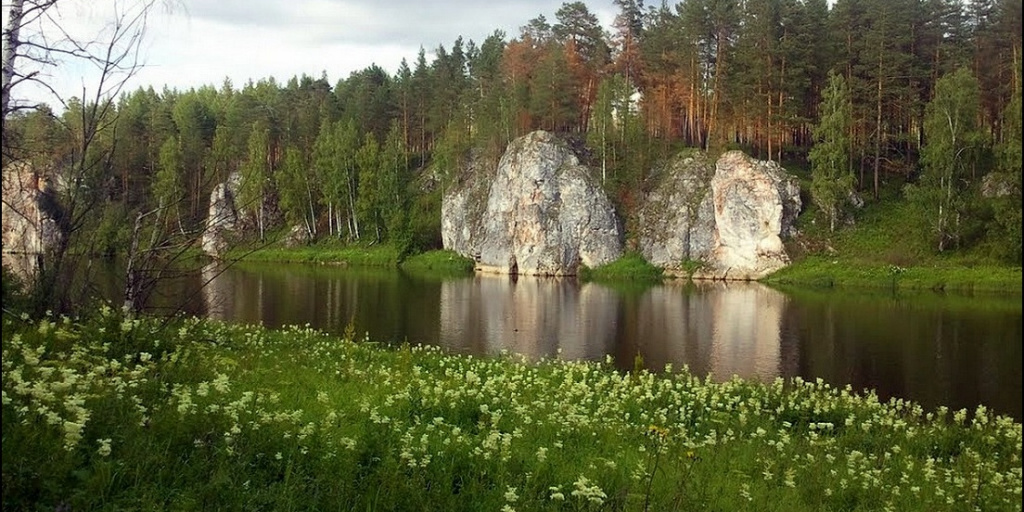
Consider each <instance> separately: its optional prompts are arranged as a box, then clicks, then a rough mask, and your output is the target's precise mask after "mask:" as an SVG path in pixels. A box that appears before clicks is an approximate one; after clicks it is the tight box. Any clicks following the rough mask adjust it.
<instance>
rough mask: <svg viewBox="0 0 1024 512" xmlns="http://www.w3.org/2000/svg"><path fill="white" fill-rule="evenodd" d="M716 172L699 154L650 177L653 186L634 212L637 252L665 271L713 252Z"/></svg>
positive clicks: (683, 156)
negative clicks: (637, 242) (712, 183)
mask: <svg viewBox="0 0 1024 512" xmlns="http://www.w3.org/2000/svg"><path fill="white" fill-rule="evenodd" d="M714 174H715V167H714V165H712V164H711V163H709V162H708V159H707V156H706V155H705V154H704V153H703V152H701V151H698V150H691V151H685V152H682V153H680V154H679V155H677V156H676V157H675V158H673V159H672V160H671V161H669V162H668V164H667V165H665V166H663V167H662V168H660V169H658V170H657V171H656V172H655V173H654V179H655V180H658V183H659V184H658V186H657V187H656V188H655V189H654V190H652V191H651V192H650V193H649V194H648V195H647V197H646V198H645V199H644V204H643V206H642V207H641V208H640V210H639V212H638V216H637V217H638V222H637V226H638V240H639V245H640V250H641V252H642V253H643V255H644V258H646V259H647V261H649V262H650V263H652V264H654V265H657V266H659V267H662V268H665V269H667V270H669V271H673V270H679V269H680V268H681V266H682V264H683V263H684V262H687V261H701V260H706V259H707V258H708V256H709V255H710V254H711V252H712V251H713V250H714V248H715V205H714V201H713V195H712V194H711V178H712V176H714Z"/></svg>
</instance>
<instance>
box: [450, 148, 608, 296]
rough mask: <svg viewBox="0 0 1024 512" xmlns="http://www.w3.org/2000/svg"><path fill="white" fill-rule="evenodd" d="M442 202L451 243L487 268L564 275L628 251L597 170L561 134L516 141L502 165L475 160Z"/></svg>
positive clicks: (483, 268)
mask: <svg viewBox="0 0 1024 512" xmlns="http://www.w3.org/2000/svg"><path fill="white" fill-rule="evenodd" d="M475 166H476V167H477V168H471V169H469V170H468V172H467V173H466V174H467V175H468V176H469V177H468V178H467V179H466V180H465V181H463V183H461V184H460V185H457V186H455V187H453V188H452V189H451V190H449V192H448V193H447V194H445V197H444V200H443V202H442V206H441V237H442V240H443V242H444V246H445V248H446V249H451V250H454V251H456V252H458V253H460V254H463V255H465V256H469V257H472V258H474V259H476V261H477V266H478V268H479V269H480V270H482V271H490V272H497V273H508V274H524V275H542V276H544V275H547V276H561V275H574V274H576V272H577V270H578V268H579V265H580V264H583V265H587V266H597V265H602V264H605V263H609V262H611V261H614V260H615V259H617V258H618V257H619V256H621V254H622V230H621V227H620V223H619V222H618V219H617V217H616V216H615V211H614V209H613V208H612V205H611V202H610V201H609V200H608V198H607V197H606V196H605V194H604V192H603V191H601V189H600V187H599V186H598V185H597V184H596V183H594V181H593V180H592V178H591V176H590V170H589V169H588V168H587V167H586V166H584V165H582V164H580V162H579V159H578V158H577V157H576V156H575V155H574V154H573V152H572V150H571V149H570V148H569V147H568V146H567V145H566V144H565V143H564V142H563V141H561V140H559V139H558V138H557V137H555V136H554V135H552V134H550V133H548V132H544V131H537V132H533V133H530V134H528V135H525V136H523V137H520V138H518V139H516V140H514V141H512V143H510V144H509V146H508V149H507V150H506V152H505V154H504V155H503V156H502V157H501V160H500V161H499V162H498V167H497V169H496V171H490V172H488V171H489V170H488V169H486V168H484V166H483V164H479V163H477V164H475Z"/></svg>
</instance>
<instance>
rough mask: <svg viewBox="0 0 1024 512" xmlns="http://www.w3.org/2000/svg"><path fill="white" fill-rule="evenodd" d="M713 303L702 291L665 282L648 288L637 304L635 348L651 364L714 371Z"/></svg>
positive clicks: (654, 366) (652, 365)
mask: <svg viewBox="0 0 1024 512" xmlns="http://www.w3.org/2000/svg"><path fill="white" fill-rule="evenodd" d="M710 310H711V304H710V303H709V302H708V301H707V300H706V297H704V296H703V294H702V293H701V292H699V291H695V290H692V289H687V288H685V287H683V286H676V285H665V286H658V287H654V288H651V289H649V290H648V291H647V292H646V293H644V295H643V297H641V298H640V302H639V304H638V305H637V321H636V339H637V347H636V350H637V351H639V352H640V354H641V355H643V358H644V362H645V364H646V365H647V367H648V368H651V369H654V370H660V369H662V368H664V367H665V365H666V364H668V363H673V364H674V365H676V366H677V367H678V366H680V365H681V364H684V363H685V364H686V365H687V366H688V367H689V368H690V371H691V372H693V373H694V374H696V375H702V376H703V375H705V374H707V373H708V372H709V371H711V367H710V362H709V359H710V353H711V340H712V335H713V332H714V325H713V322H712V321H711V318H712V316H713V315H712V314H711V311H710Z"/></svg>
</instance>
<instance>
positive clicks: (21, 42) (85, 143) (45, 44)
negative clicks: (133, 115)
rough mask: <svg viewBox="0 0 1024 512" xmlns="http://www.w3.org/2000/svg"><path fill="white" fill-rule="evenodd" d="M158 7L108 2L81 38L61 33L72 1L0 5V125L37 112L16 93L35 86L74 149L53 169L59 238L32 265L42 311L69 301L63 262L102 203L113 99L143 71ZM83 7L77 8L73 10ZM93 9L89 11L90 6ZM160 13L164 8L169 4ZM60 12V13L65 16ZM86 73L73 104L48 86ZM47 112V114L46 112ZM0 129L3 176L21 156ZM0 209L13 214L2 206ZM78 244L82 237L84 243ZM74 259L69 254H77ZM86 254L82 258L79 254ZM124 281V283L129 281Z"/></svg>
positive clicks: (20, 0)
mask: <svg viewBox="0 0 1024 512" xmlns="http://www.w3.org/2000/svg"><path fill="white" fill-rule="evenodd" d="M157 3H158V0H110V3H109V4H102V6H106V7H111V8H112V13H113V14H112V17H111V18H110V19H109V20H108V22H107V23H106V24H105V25H104V26H103V27H102V28H101V29H99V30H98V31H97V32H96V33H95V34H93V35H92V36H90V37H88V38H82V37H80V36H77V35H75V34H72V33H71V31H69V30H68V29H67V27H66V26H65V24H64V20H66V19H67V18H66V17H65V16H66V13H62V12H61V8H63V7H64V6H68V5H71V4H72V1H71V0H9V1H7V0H5V1H4V2H3V8H4V10H5V11H6V12H7V13H8V14H9V17H8V19H7V20H6V22H7V23H6V24H5V26H4V31H3V44H4V48H3V68H2V75H3V95H2V109H3V112H2V113H3V118H4V120H5V121H6V119H7V118H8V116H10V115H11V114H14V113H16V112H18V111H23V110H29V109H38V108H39V107H40V104H39V103H38V102H32V101H27V100H24V99H21V98H19V96H18V95H17V94H16V91H18V90H21V88H23V87H28V86H30V85H32V84H34V85H35V88H36V89H37V90H42V91H45V92H46V93H48V94H47V96H48V98H49V99H51V100H52V101H53V102H54V103H55V104H59V105H60V106H61V107H63V109H64V110H65V111H66V112H67V114H66V115H64V116H62V117H55V119H56V120H57V121H58V122H59V124H60V125H61V127H62V129H63V130H65V131H66V132H67V133H68V134H69V135H70V136H69V139H71V140H73V141H74V147H73V148H72V150H71V152H70V155H68V156H67V157H66V158H65V161H64V162H61V164H60V166H59V167H57V168H56V174H57V175H56V176H55V177H54V178H55V181H56V182H57V183H58V186H57V191H58V196H59V204H60V208H59V225H60V226H61V228H62V231H63V235H64V236H61V237H58V241H57V243H56V244H54V246H52V247H47V248H46V251H45V252H44V254H43V255H42V257H41V258H39V261H40V268H38V269H36V272H35V275H34V276H33V280H34V281H35V282H34V283H33V284H34V286H33V288H34V290H35V293H36V295H37V296H38V297H41V298H42V300H41V301H39V302H40V306H41V307H49V308H56V309H58V310H59V309H66V308H67V306H68V305H69V304H68V302H69V301H70V295H69V294H70V279H71V276H72V275H73V274H74V272H72V271H70V270H71V269H69V268H68V267H74V266H75V265H74V264H75V263H76V262H73V261H71V258H69V248H70V247H71V246H72V243H73V241H74V239H75V237H80V236H81V235H82V230H83V226H85V224H86V220H87V219H88V218H89V215H90V214H93V213H94V212H95V207H96V206H97V203H98V202H99V201H100V200H101V199H102V189H103V187H102V180H103V179H104V173H105V171H106V170H107V169H109V168H110V159H111V156H112V154H113V148H114V145H115V144H116V141H117V137H116V123H117V114H118V113H117V109H116V106H115V103H114V102H115V100H116V98H117V97H118V96H119V95H120V94H121V92H122V90H123V89H124V87H125V86H126V84H127V83H128V82H129V80H130V79H131V78H132V77H134V76H135V75H136V74H137V73H138V72H139V71H140V70H141V69H142V66H143V62H142V60H141V56H140V49H141V44H142V42H143V38H144V36H145V33H146V28H147V22H148V18H149V15H150V14H151V12H152V10H153V9H154V7H155V6H156V5H157ZM84 5H85V4H82V3H79V4H78V6H79V8H82V7H83V6H84ZM97 5H100V4H93V6H94V7H95V6H97ZM161 5H164V6H166V7H168V8H169V7H170V4H169V3H166V2H163V3H161ZM65 10H66V9H65ZM65 65H76V66H80V67H85V68H87V69H89V68H91V69H92V71H93V72H94V74H93V77H94V78H93V80H94V82H93V83H92V84H91V85H89V86H87V85H85V79H84V78H83V85H82V88H81V95H80V96H72V97H67V96H65V95H63V94H62V93H61V92H59V91H58V90H57V87H55V86H54V84H53V83H51V80H52V78H51V77H52V75H51V73H52V72H54V71H55V70H58V69H59V68H60V67H61V66H65ZM46 111H49V110H48V109H47V110H46ZM104 133H105V134H108V136H109V137H110V139H109V140H111V141H112V142H111V144H109V145H107V146H106V147H100V145H99V144H97V138H98V136H100V134H104ZM10 135H11V134H10V133H8V130H7V123H6V122H5V123H4V125H3V157H4V172H8V169H9V168H10V167H11V164H12V163H14V162H17V161H18V160H22V159H24V158H25V157H26V156H27V155H26V154H25V152H24V151H23V150H21V148H19V147H17V144H15V143H14V141H13V140H12V137H11V136H10ZM4 206H5V209H9V208H10V207H13V205H11V204H9V203H8V202H7V201H6V199H5V204H4ZM83 238H85V237H83ZM77 252H78V251H76V253H77ZM85 252H87V251H85ZM128 280H129V281H131V279H128Z"/></svg>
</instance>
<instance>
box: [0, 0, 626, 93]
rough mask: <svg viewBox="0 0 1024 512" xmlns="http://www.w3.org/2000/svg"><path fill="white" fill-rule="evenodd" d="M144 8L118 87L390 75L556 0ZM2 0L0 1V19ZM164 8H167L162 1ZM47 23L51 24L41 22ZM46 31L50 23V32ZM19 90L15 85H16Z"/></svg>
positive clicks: (55, 77)
mask: <svg viewBox="0 0 1024 512" xmlns="http://www.w3.org/2000/svg"><path fill="white" fill-rule="evenodd" d="M161 1H162V2H163V3H160V4H158V6H157V7H155V8H154V9H151V10H150V16H149V17H148V19H147V30H146V34H145V39H144V41H143V43H142V45H141V47H140V48H141V55H140V56H141V58H142V61H143V62H144V64H145V67H144V68H143V69H142V70H141V71H140V72H139V73H138V74H137V75H136V76H134V77H133V78H132V79H131V81H129V82H128V85H127V90H129V91H131V90H135V89H137V88H139V87H148V86H150V85H152V86H153V87H154V88H155V89H156V90H157V91H160V90H162V89H163V87H164V85H167V86H169V87H171V88H172V89H178V90H187V89H189V88H193V87H196V88H198V87H201V86H203V85H213V86H215V87H218V88H219V87H220V86H221V85H222V84H223V82H224V79H225V78H228V79H230V80H231V82H232V84H233V85H234V86H235V88H240V87H242V86H244V85H245V83H246V82H248V81H249V80H250V79H251V80H253V81H254V82H255V81H258V80H260V79H264V78H269V77H274V78H275V79H276V80H277V81H278V82H280V83H285V82H287V80H288V79H290V78H291V77H293V76H301V75H303V74H306V75H310V76H313V77H320V76H321V74H322V73H326V75H327V78H328V80H329V81H330V83H331V84H332V85H333V84H334V83H336V82H337V81H338V80H339V79H342V78H347V77H348V76H349V74H350V73H351V72H353V71H358V70H361V69H364V68H366V67H368V66H370V65H371V64H377V65H378V66H380V67H382V68H383V69H384V70H385V71H387V72H388V73H391V74H394V73H395V72H396V71H397V70H398V66H399V64H400V62H401V61H402V59H403V58H405V59H406V60H407V61H408V62H409V65H410V67H412V66H413V65H414V63H415V61H416V56H417V54H418V52H419V49H420V47H423V48H424V49H425V50H426V55H427V59H428V61H429V60H430V59H432V57H433V54H434V50H435V49H436V48H437V47H438V46H439V45H444V46H445V48H446V49H450V48H451V45H452V43H453V42H454V41H455V39H456V38H457V37H459V36H462V37H463V39H464V40H465V41H467V42H468V41H469V40H473V41H475V42H476V43H477V44H480V43H482V42H483V40H484V39H485V38H486V37H487V36H488V35H490V34H492V33H493V32H494V31H495V30H496V29H500V30H502V31H504V32H505V34H506V38H507V39H510V38H512V37H516V36H518V35H519V32H520V30H519V29H520V27H522V26H523V25H526V24H527V22H528V21H529V20H531V19H533V18H536V17H537V16H538V15H543V16H544V17H545V18H547V20H548V22H549V23H553V22H554V20H555V12H556V11H557V10H558V8H559V7H560V6H561V5H562V3H563V2H562V0H525V1H523V0H520V1H511V2H510V1H502V0H161ZM9 3H10V2H9V0H4V2H3V9H2V10H3V18H4V26H5V27H6V25H7V18H8V14H7V13H8V5H9ZM133 3H136V4H137V3H138V0H59V2H58V4H57V5H58V7H59V9H58V11H56V12H55V13H54V15H53V16H54V18H55V20H56V21H57V22H58V23H60V24H61V25H62V26H64V27H66V28H67V29H68V31H69V32H70V33H71V35H73V36H75V37H81V38H90V36H94V35H95V34H98V33H101V32H102V30H103V27H104V26H105V25H106V24H108V23H109V22H110V20H111V19H113V18H114V15H113V14H114V11H113V10H112V8H111V6H113V5H115V4H122V7H123V6H130V5H133ZM168 3H170V4H171V8H170V9H168V8H167V4H168ZM585 3H587V4H588V7H589V8H590V10H591V12H593V13H594V14H595V15H597V16H598V19H599V20H600V21H601V22H602V24H603V25H605V27H606V28H609V27H610V25H611V22H612V20H613V18H614V16H615V12H616V8H615V6H614V4H613V2H612V0H590V1H588V2H585ZM50 30H51V31H52V28H51V29H50ZM51 33H52V32H51ZM45 79H46V80H47V82H48V83H50V84H51V85H52V86H53V87H54V88H55V89H56V90H57V92H58V93H60V94H61V95H62V96H65V97H71V96H78V97H82V96H83V94H82V93H83V91H84V92H85V94H84V96H85V97H92V95H93V94H94V92H95V89H96V78H95V73H92V72H90V71H89V69H88V67H86V66H83V65H81V64H72V63H70V62H65V63H64V64H63V65H62V66H60V67H58V68H57V69H56V70H50V71H48V72H47V75H46V76H45ZM19 89H20V90H19ZM13 95H14V96H15V97H20V98H21V99H27V100H29V101H33V100H34V101H44V102H47V103H51V105H52V104H53V102H52V101H47V99H46V98H47V97H46V94H45V93H44V91H42V90H40V89H36V88H30V87H21V88H15V89H14V92H13Z"/></svg>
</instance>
